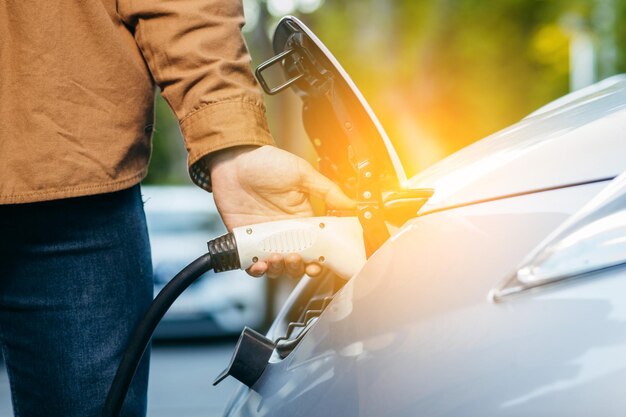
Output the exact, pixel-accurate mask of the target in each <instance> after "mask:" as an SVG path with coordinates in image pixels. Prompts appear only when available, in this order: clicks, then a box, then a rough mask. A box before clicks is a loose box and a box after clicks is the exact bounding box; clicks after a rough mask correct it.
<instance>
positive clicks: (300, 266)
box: [285, 253, 304, 278]
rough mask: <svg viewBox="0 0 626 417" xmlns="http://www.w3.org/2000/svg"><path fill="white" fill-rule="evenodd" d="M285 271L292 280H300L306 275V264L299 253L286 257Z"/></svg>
mask: <svg viewBox="0 0 626 417" xmlns="http://www.w3.org/2000/svg"><path fill="white" fill-rule="evenodd" d="M285 271H286V272H287V275H289V276H290V277H291V278H300V277H301V276H302V275H304V262H302V257H301V256H300V255H298V254H297V253H290V254H289V255H287V256H285Z"/></svg>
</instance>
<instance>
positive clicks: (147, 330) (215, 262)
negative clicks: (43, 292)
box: [102, 233, 240, 417]
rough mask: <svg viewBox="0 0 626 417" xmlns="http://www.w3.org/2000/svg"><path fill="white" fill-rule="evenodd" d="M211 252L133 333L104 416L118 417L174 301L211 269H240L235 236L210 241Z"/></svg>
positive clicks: (181, 276) (170, 287) (173, 284)
mask: <svg viewBox="0 0 626 417" xmlns="http://www.w3.org/2000/svg"><path fill="white" fill-rule="evenodd" d="M208 247H209V251H208V252H207V253H205V254H204V255H202V256H201V257H199V258H198V259H196V260H195V261H193V262H192V263H190V264H189V265H187V266H186V267H185V268H184V269H183V270H182V271H180V272H179V273H178V274H176V276H175V277H174V278H173V279H172V280H171V281H170V282H169V283H168V284H167V285H166V286H165V288H163V289H162V290H161V292H159V294H158V295H157V296H156V298H155V299H154V301H153V302H152V304H151V305H150V307H149V308H148V310H147V311H146V313H145V315H144V316H143V318H142V319H141V322H140V323H139V325H138V326H137V328H136V329H135V332H134V333H133V334H132V336H131V338H130V341H129V342H128V346H127V347H126V352H124V356H123V358H122V361H121V362H120V365H119V367H118V368H117V372H116V373H115V378H113V383H112V384H111V388H110V389H109V393H108V395H107V399H106V402H105V403H104V410H103V411H102V417H118V416H119V415H120V411H121V410H122V405H123V404H124V400H125V399H126V395H127V393H128V389H129V387H130V384H131V382H132V380H133V377H134V376H135V372H137V367H138V366H139V362H140V361H141V358H142V357H143V354H144V352H145V351H146V348H147V347H148V344H149V343H150V338H151V337H152V334H153V333H154V329H156V327H157V325H158V324H159V322H160V321H161V319H162V318H163V316H164V315H165V313H166V312H167V310H169V308H170V307H171V306H172V304H173V303H174V301H176V299H177V298H178V297H179V296H180V295H181V294H182V293H183V291H185V290H186V289H187V288H188V287H189V286H190V285H191V284H192V283H193V282H194V281H196V280H197V279H198V278H200V277H201V276H202V275H203V274H204V273H206V272H208V271H210V270H211V269H212V270H214V271H215V272H222V271H230V270H233V269H238V268H239V266H240V264H239V257H238V255H237V243H236V242H235V237H234V236H233V234H232V233H228V234H225V235H223V236H220V237H218V238H216V239H213V240H211V241H209V242H208Z"/></svg>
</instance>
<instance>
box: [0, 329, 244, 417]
mask: <svg viewBox="0 0 626 417" xmlns="http://www.w3.org/2000/svg"><path fill="white" fill-rule="evenodd" d="M235 342H236V339H219V340H211V341H196V342H185V343H166V344H164V343H159V344H157V345H156V346H154V347H153V349H152V363H151V367H150V387H149V391H148V417H171V416H176V417H218V416H221V415H222V412H223V411H224V407H225V406H226V402H227V401H228V400H229V399H230V396H231V393H232V392H233V390H234V389H235V387H236V386H237V385H238V382H237V381H235V380H233V379H232V378H229V379H227V380H225V381H223V382H222V383H221V384H220V385H218V386H217V387H214V386H212V385H211V384H212V382H213V379H214V378H215V377H216V376H217V375H218V374H219V373H220V372H221V371H222V370H223V369H224V368H225V367H226V365H227V364H228V361H229V359H230V355H231V353H232V350H233V348H234V346H235ZM11 415H12V409H11V396H10V392H9V381H8V378H7V374H6V369H5V367H4V363H3V362H1V365H0V416H11Z"/></svg>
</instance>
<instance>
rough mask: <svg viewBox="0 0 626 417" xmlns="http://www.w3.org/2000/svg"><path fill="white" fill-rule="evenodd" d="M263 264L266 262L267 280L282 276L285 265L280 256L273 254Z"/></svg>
mask: <svg viewBox="0 0 626 417" xmlns="http://www.w3.org/2000/svg"><path fill="white" fill-rule="evenodd" d="M265 262H267V272H266V274H267V277H268V278H278V277H279V276H281V275H282V274H283V271H284V270H285V264H284V262H283V257H282V256H280V255H278V254H273V255H271V256H270V257H269V258H268V259H267V260H266V261H265Z"/></svg>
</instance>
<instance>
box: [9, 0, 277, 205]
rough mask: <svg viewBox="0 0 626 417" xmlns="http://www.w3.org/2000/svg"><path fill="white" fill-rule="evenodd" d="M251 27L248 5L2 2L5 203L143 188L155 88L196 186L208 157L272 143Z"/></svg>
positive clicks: (202, 0)
mask: <svg viewBox="0 0 626 417" xmlns="http://www.w3.org/2000/svg"><path fill="white" fill-rule="evenodd" d="M243 22H244V19H243V12H242V6H241V1H240V0H117V1H116V0H80V1H76V0H46V1H24V0H2V1H1V2H0V204H7V203H23V202H33V201H43V200H52V199H59V198H66V197H74V196H81V195H89V194H98V193H105V192H110V191H115V190H120V189H123V188H127V187H130V186H132V185H134V184H136V183H138V182H139V181H140V180H141V179H142V178H143V177H144V176H145V174H146V169H147V164H148V159H149V156H150V148H151V136H152V126H153V113H154V111H153V100H154V89H155V84H156V85H158V87H160V88H161V90H162V94H163V96H164V97H165V99H166V100H167V101H168V103H169V104H170V106H171V107H172V109H173V110H174V112H175V114H176V116H177V118H178V120H179V122H180V126H181V129H182V132H183V136H184V138H185V143H186V146H187V149H188V151H189V167H190V172H191V175H192V178H193V179H194V180H195V181H196V182H197V183H200V184H201V183H202V182H203V176H204V172H203V170H202V163H197V162H198V161H201V158H203V157H204V156H205V155H207V154H209V153H210V152H214V151H216V150H219V149H222V148H226V147H231V146H236V145H242V144H259V145H262V144H269V143H272V139H271V136H270V134H269V131H268V128H267V123H266V121H265V117H264V112H265V110H264V107H263V104H262V98H261V94H260V92H259V90H258V88H257V85H256V84H255V81H254V78H253V77H252V75H251V72H250V69H249V55H248V52H247V50H246V47H245V44H244V41H243V39H242V37H241V33H240V28H241V25H242V24H243ZM194 164H195V165H194ZM201 185H203V184H201ZM204 185H205V186H206V184H204Z"/></svg>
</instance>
